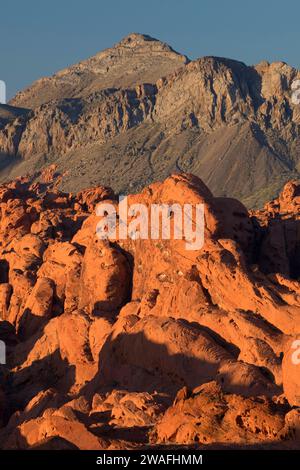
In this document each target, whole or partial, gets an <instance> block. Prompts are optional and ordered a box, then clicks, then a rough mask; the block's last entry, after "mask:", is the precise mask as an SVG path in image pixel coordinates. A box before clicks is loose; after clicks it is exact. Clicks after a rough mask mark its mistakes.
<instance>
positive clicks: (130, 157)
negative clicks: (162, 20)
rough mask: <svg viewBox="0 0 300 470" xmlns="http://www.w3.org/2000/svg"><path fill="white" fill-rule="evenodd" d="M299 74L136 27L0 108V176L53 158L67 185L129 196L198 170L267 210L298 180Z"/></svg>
mask: <svg viewBox="0 0 300 470" xmlns="http://www.w3.org/2000/svg"><path fill="white" fill-rule="evenodd" d="M299 78H300V75H299V71H297V70H296V69H294V68H292V67H290V66H288V65H287V64H285V63H282V62H275V63H272V64H269V63H267V62H262V63H260V64H258V65H256V66H251V67H250V66H247V65H245V64H243V63H241V62H237V61H234V60H229V59H224V58H218V57H203V58H200V59H197V60H194V61H189V60H188V59H187V58H186V57H184V56H182V55H180V54H178V53H176V52H175V51H173V50H172V49H171V48H170V47H169V46H168V45H166V44H165V43H162V42H160V41H158V40H156V39H153V38H150V37H149V36H145V35H141V34H130V35H129V36H127V37H126V38H124V39H123V40H122V41H120V42H119V43H118V44H116V45H115V46H114V47H112V48H110V49H107V50H105V51H103V52H100V53H99V54H97V55H95V56H94V57H91V58H90V59H87V60H85V61H82V62H80V63H79V64H75V65H73V66H71V67H69V68H66V69H64V70H62V71H60V72H58V73H56V74H55V75H53V76H52V77H48V78H42V79H40V80H38V81H37V82H35V83H34V84H33V85H32V86H30V87H29V88H27V89H26V90H24V91H21V92H20V93H18V94H17V95H16V97H15V98H14V99H12V100H11V103H10V106H0V179H1V180H2V181H7V180H8V179H11V178H12V177H15V176H19V175H25V174H27V173H30V174H33V173H35V172H36V171H37V170H40V169H41V168H42V167H44V166H47V165H49V164H50V163H53V162H55V163H56V164H57V166H58V169H59V171H60V172H61V173H63V174H64V176H63V178H62V180H61V181H60V187H61V188H62V189H64V190H66V191H78V189H84V188H86V187H89V186H91V185H92V186H94V185H101V186H103V185H105V186H111V187H112V188H113V189H114V190H115V191H116V192H126V193H132V192H138V191H140V190H141V188H142V187H144V186H145V185H147V184H149V183H151V182H152V181H157V180H163V179H164V178H166V177H167V176H168V175H170V174H171V173H174V172H175V171H177V172H191V173H193V174H196V175H198V176H199V177H201V179H203V181H204V182H205V183H206V184H207V185H208V186H209V188H210V189H211V190H212V191H213V192H214V194H215V195H217V196H233V197H237V198H239V199H240V200H242V201H243V202H244V203H245V204H246V205H247V206H249V207H258V206H259V207H261V205H262V203H264V202H265V201H267V200H270V199H271V198H272V197H274V196H275V195H276V194H277V193H278V191H279V189H280V188H281V187H282V185H283V184H284V183H285V182H286V181H287V180H289V179H291V178H294V177H299V142H300V141H299V136H300V127H299V124H300V112H299V105H295V104H294V103H293V100H292V83H293V81H294V80H296V79H299ZM26 108H28V109H27V110H26ZM70 162H71V164H70Z"/></svg>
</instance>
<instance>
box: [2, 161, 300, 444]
mask: <svg viewBox="0 0 300 470" xmlns="http://www.w3.org/2000/svg"><path fill="white" fill-rule="evenodd" d="M38 180H39V182H38ZM60 180H61V175H59V174H57V171H56V168H55V167H53V166H51V167H50V168H47V169H46V170H45V172H43V173H42V174H39V175H35V177H34V178H33V179H32V180H31V179H29V178H21V179H18V180H16V181H14V182H12V183H7V184H5V185H2V186H1V187H0V208H1V225H0V306H1V310H0V311H1V318H2V320H1V321H0V339H1V340H2V341H4V342H5V344H6V349H7V351H6V352H7V361H6V365H1V366H0V379H1V385H0V426H1V427H0V447H1V448H3V449H27V448H33V449H120V448H121V449H134V448H140V447H144V446H154V447H155V446H158V445H166V446H174V445H193V446H195V447H199V446H200V448H201V447H202V446H205V445H207V446H209V448H211V447H214V448H215V447H220V446H221V447H222V446H223V447H224V446H225V447H230V448H231V447H238V448H241V447H242V448H243V447H249V445H251V446H253V447H255V448H299V444H300V435H299V425H300V401H299V397H300V382H299V367H300V346H299V345H300V341H299V340H300V301H299V299H300V297H299V294H300V287H299V276H300V271H299V270H298V267H297V265H296V264H295V263H296V258H297V251H296V250H297V247H298V245H299V243H300V235H299V232H298V231H297V221H298V217H299V215H298V214H299V212H300V200H299V196H298V194H299V193H300V186H299V185H297V183H296V182H290V183H288V184H287V185H286V186H285V187H284V189H283V191H282V193H281V194H280V196H279V198H278V199H277V200H275V201H273V202H271V203H269V204H267V205H266V207H265V209H264V210H261V211H257V212H253V211H252V212H251V213H248V212H247V210H246V209H245V207H244V206H243V205H242V204H241V203H239V202H238V201H236V200H234V199H226V198H218V197H214V196H213V194H212V193H211V192H210V191H209V189H208V188H207V187H206V186H205V185H204V183H203V182H202V181H201V180H199V179H198V178H197V177H195V176H192V175H187V174H182V175H173V176H171V177H169V178H168V179H167V180H165V181H164V182H163V183H154V184H152V185H151V186H149V187H147V188H145V189H144V190H143V192H142V193H141V194H138V195H137V194H135V195H130V196H129V197H128V205H131V204H134V203H143V204H145V205H146V207H148V208H150V204H152V203H156V204H157V203H169V204H171V203H179V204H182V203H185V202H186V201H188V202H189V203H190V204H200V203H202V204H204V215H205V224H204V230H205V237H204V246H203V247H202V248H201V249H197V250H187V249H186V240H174V239H173V238H172V237H171V239H170V240H165V239H162V238H161V237H159V238H158V239H156V240H143V239H137V240H132V239H130V238H128V239H126V240H124V239H119V237H118V231H117V233H116V237H115V239H113V240H110V241H108V240H99V239H98V237H97V235H96V228H97V226H98V228H99V225H98V224H99V222H100V221H101V217H100V216H98V215H96V211H95V210H96V206H97V204H100V207H101V203H102V202H103V203H108V202H110V203H111V204H113V205H114V206H115V207H116V209H118V205H117V201H116V198H115V196H114V194H113V192H112V191H111V190H109V189H108V188H105V187H99V186H98V187H95V188H90V189H88V190H86V191H81V192H79V193H77V194H71V193H64V192H60V191H59V190H58V189H57V184H58V182H59V181H60ZM98 213H99V212H98ZM119 215H120V214H119ZM136 217H137V214H134V215H131V216H129V219H128V222H129V223H130V222H132V221H134V220H136V219H135V218H136ZM174 217H175V214H174V213H172V212H171V213H170V214H169V221H170V223H171V224H172V219H173V218H174ZM117 220H118V222H117V228H118V224H119V223H120V221H121V219H120V218H119V219H117ZM279 255H280V256H279ZM298 362H299V363H298Z"/></svg>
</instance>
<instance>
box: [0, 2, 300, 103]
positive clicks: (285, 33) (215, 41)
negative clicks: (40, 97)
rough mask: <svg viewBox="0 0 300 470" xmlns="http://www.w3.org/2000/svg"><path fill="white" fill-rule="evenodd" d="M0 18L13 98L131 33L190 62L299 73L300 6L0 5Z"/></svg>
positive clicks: (2, 68)
mask: <svg viewBox="0 0 300 470" xmlns="http://www.w3.org/2000/svg"><path fill="white" fill-rule="evenodd" d="M0 18H1V25H0V79H2V80H5V81H6V85H7V93H8V98H10V97H11V96H13V95H14V94H15V92H16V91H17V90H19V89H22V88H24V87H25V86H26V85H28V84H30V83H31V82H32V81H33V80H36V79H37V78H40V77H42V76H46V75H52V74H53V73H54V72H56V71H57V70H59V69H61V68H64V67H66V66H68V65H71V64H73V63H75V62H78V61H79V60H82V59H85V58H87V57H89V56H91V55H94V54H95V53H96V52H98V51H100V50H102V49H104V48H106V47H110V46H112V45H113V44H114V43H116V42H118V41H119V40H120V39H121V38H122V37H124V36H125V35H127V34H129V33H131V32H138V33H144V34H149V35H150V36H153V37H156V38H158V39H161V40H163V41H165V42H167V43H169V44H170V45H171V46H172V47H173V48H174V49H176V50H178V51H180V52H182V53H184V54H186V55H188V56H189V57H190V58H192V59H193V58H196V57H201V56H204V55H217V56H223V57H230V58H233V59H238V60H242V61H243V62H246V63H247V64H254V63H257V62H259V61H261V60H264V59H265V60H268V61H270V62H271V61H274V60H283V61H285V62H288V63H289V64H291V65H293V66H295V67H297V68H300V54H299V48H300V2H299V0H298V1H297V0H285V1H278V0H271V1H270V0H265V1H264V0H249V1H247V2H246V1H242V0H239V1H238V0H223V1H221V0H215V1H213V0H210V1H209V0H198V1H197V0H148V1H145V0H123V1H122V0H105V1H101V0H98V1H96V0H83V1H78V0H47V1H45V0H1V2H0Z"/></svg>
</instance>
